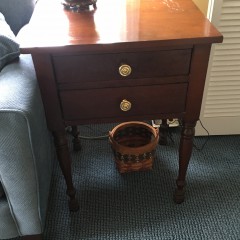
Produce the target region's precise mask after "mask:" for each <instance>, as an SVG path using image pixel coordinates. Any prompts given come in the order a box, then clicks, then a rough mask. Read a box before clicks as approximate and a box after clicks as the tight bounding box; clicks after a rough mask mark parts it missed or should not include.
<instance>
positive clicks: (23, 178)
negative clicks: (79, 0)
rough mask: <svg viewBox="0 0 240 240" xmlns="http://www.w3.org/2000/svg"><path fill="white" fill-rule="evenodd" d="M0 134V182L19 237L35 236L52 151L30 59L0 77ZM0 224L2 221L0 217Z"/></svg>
mask: <svg viewBox="0 0 240 240" xmlns="http://www.w3.org/2000/svg"><path fill="white" fill-rule="evenodd" d="M0 132H1V135H0V181H1V183H2V185H3V188H4V191H5V194H6V198H7V201H8V206H9V208H10V212H11V215H12V218H13V219H14V222H15V224H16V228H17V232H18V234H19V235H20V236H22V235H34V234H39V233H41V232H42V231H43V225H44V219H45V216H46V210H47V200H48V193H49V188H50V181H51V173H52V163H53V159H54V150H53V149H54V148H53V144H52V139H51V136H50V133H49V131H48V129H47V126H46V120H45V114H44V109H43V106H42V101H41V96H40V92H39V88H38V84H37V81H36V76H35V71H34V67H33V63H32V59H31V56H30V55H20V58H19V59H18V60H16V61H14V62H13V63H11V64H9V65H7V66H6V67H4V69H3V70H2V71H1V73H0ZM0 218H1V219H3V218H4V216H1V212H0ZM1 221H2V220H1ZM9 236H10V235H9ZM1 237H2V236H1V223H0V238H1Z"/></svg>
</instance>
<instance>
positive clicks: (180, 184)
mask: <svg viewBox="0 0 240 240" xmlns="http://www.w3.org/2000/svg"><path fill="white" fill-rule="evenodd" d="M173 3H174V4H173ZM220 42H222V35H221V34H220V33H219V32H218V31H217V30H216V29H215V28H214V26H212V24H211V23H210V22H209V21H208V20H207V19H206V18H205V17H204V16H203V14H202V13H201V12H200V11H199V10H198V8H197V7H196V6H195V5H194V4H193V3H192V1H191V0H181V1H177V0H176V1H171V3H169V4H167V3H166V1H161V0H155V1H148V0H131V1H130V0H115V1H114V3H113V2H112V0H99V1H98V2H97V8H96V9H92V10H91V9H90V10H89V11H83V12H71V11H67V10H64V8H63V6H62V5H61V1H59V0H52V1H47V0H40V1H39V2H38V3H37V7H36V9H35V12H34V14H33V16H32V19H31V21H30V23H29V25H28V26H27V27H26V28H25V29H24V30H23V31H22V32H21V33H20V43H21V51H22V53H25V54H29V53H30V54H32V58H33V62H34V66H35V69H36V74H37V78H38V82H39V86H40V90H41V94H42V100H43V104H44V108H45V112H46V118H47V124H48V128H49V130H50V131H52V133H53V136H54V139H55V146H56V150H57V156H58V160H59V164H60V167H61V169H62V173H63V175H64V177H65V180H66V185H67V194H68V196H69V198H70V201H69V207H70V210H71V211H76V210H78V202H77V200H76V198H75V193H76V190H75V188H74V185H73V181H72V173H71V155H70V152H69V149H68V145H67V138H66V132H65V129H66V127H67V126H73V133H74V135H75V138H76V139H77V138H78V131H77V128H76V126H77V125H80V124H92V123H107V122H124V121H130V120H150V119H172V118H178V119H181V121H182V124H183V128H182V133H181V141H180V146H179V172H178V176H177V181H176V184H177V188H176V192H175V194H174V200H175V202H176V203H181V202H183V201H184V187H185V178H186V173H187V167H188V164H189V160H190V157H191V152H192V147H193V137H194V128H195V125H196V122H197V121H198V119H199V114H200V109H201V102H202V96H203V90H204V83H205V77H206V72H207V67H208V60H209V54H210V49H211V45H212V43H220ZM76 142H77V140H76Z"/></svg>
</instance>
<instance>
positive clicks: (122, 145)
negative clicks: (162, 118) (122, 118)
mask: <svg viewBox="0 0 240 240" xmlns="http://www.w3.org/2000/svg"><path fill="white" fill-rule="evenodd" d="M158 140H159V133H158V130H157V129H155V128H153V127H152V126H151V125H149V124H146V123H144V122H125V123H122V124H119V125H117V126H116V127H115V128H114V129H113V130H112V131H111V132H109V141H110V143H111V147H112V150H113V154H114V158H115V162H116V167H117V169H118V171H119V172H120V173H125V172H132V171H146V170H151V169H152V165H153V160H154V157H155V150H156V147H157V144H158Z"/></svg>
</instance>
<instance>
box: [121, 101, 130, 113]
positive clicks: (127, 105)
mask: <svg viewBox="0 0 240 240" xmlns="http://www.w3.org/2000/svg"><path fill="white" fill-rule="evenodd" d="M131 107H132V104H131V103H130V102H129V101H128V100H126V99H123V100H122V102H121V103H120V108H121V110H122V111H124V112H126V111H129V110H130V109H131Z"/></svg>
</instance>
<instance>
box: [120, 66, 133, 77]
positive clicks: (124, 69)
mask: <svg viewBox="0 0 240 240" xmlns="http://www.w3.org/2000/svg"><path fill="white" fill-rule="evenodd" d="M118 70H119V74H120V75H121V76H123V77H127V76H129V75H130V74H131V72H132V68H131V67H130V66H129V65H127V64H122V65H121V66H120V67H119V69H118Z"/></svg>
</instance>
